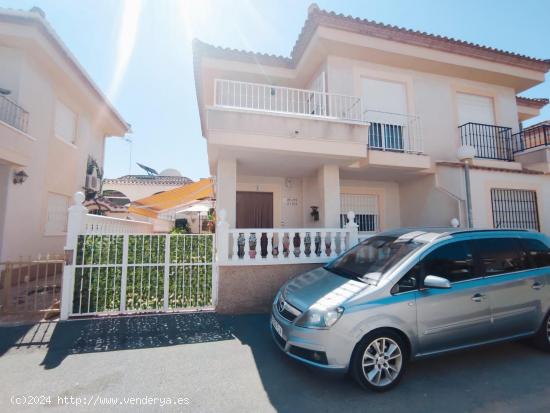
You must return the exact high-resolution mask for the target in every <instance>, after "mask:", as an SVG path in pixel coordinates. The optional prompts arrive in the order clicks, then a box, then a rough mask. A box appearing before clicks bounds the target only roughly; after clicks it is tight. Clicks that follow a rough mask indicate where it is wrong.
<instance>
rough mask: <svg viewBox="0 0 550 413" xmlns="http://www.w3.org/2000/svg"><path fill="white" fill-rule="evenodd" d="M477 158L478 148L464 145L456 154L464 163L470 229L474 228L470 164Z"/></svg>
mask: <svg viewBox="0 0 550 413" xmlns="http://www.w3.org/2000/svg"><path fill="white" fill-rule="evenodd" d="M475 156H476V148H474V147H473V146H470V145H462V146H461V147H460V148H458V151H457V152H456V157H457V158H458V160H459V161H460V162H462V163H464V181H465V183H466V215H467V217H466V218H467V221H468V228H473V226H474V224H473V219H472V194H471V190H470V163H472V160H473V159H474V158H475Z"/></svg>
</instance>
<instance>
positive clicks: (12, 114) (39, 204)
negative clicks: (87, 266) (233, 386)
mask: <svg viewBox="0 0 550 413" xmlns="http://www.w3.org/2000/svg"><path fill="white" fill-rule="evenodd" d="M128 130H129V125H128V123H126V121H125V120H124V119H123V118H122V116H121V115H120V114H119V113H118V112H117V110H116V109H115V108H114V107H113V106H112V105H111V104H110V103H109V101H108V100H107V98H106V97H105V96H104V95H103V94H102V92H101V91H100V90H99V89H98V87H97V86H96V85H95V83H94V82H93V81H92V79H91V78H90V77H89V75H88V74H87V73H86V72H85V70H84V69H83V68H82V66H81V65H80V64H79V63H78V61H77V60H76V59H75V57H74V56H73V55H72V54H71V52H70V51H69V50H68V49H67V47H66V46H65V45H64V44H63V42H62V40H61V39H60V38H59V37H58V36H57V34H56V33H55V31H54V30H53V28H52V27H51V26H50V25H49V23H48V22H47V20H46V18H45V15H44V12H43V11H42V10H40V9H38V8H33V9H31V11H29V12H25V11H15V10H7V9H0V261H5V260H16V259H19V257H20V256H23V257H28V256H35V255H37V254H48V253H52V254H53V253H60V254H61V253H63V246H64V245H65V235H66V230H67V208H68V206H69V205H70V204H71V203H72V196H73V194H74V193H75V192H76V191H82V190H83V188H86V189H87V191H97V190H98V188H99V181H100V177H101V173H102V172H101V170H102V165H103V158H104V146H105V139H106V138H107V137H110V136H124V135H125V134H126V133H127V132H128Z"/></svg>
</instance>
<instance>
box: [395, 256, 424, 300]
mask: <svg viewBox="0 0 550 413" xmlns="http://www.w3.org/2000/svg"><path fill="white" fill-rule="evenodd" d="M419 276H420V263H418V264H416V265H415V266H414V267H412V268H411V269H410V270H409V271H407V273H406V274H405V275H404V276H403V277H402V278H401V279H400V280H399V281H398V282H397V284H395V285H394V286H393V288H392V290H391V293H392V294H399V293H406V292H408V291H414V290H416V289H418V279H419Z"/></svg>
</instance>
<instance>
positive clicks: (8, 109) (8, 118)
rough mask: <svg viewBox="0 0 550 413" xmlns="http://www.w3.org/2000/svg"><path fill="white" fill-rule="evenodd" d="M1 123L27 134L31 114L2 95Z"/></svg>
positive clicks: (0, 99)
mask: <svg viewBox="0 0 550 413" xmlns="http://www.w3.org/2000/svg"><path fill="white" fill-rule="evenodd" d="M0 121H2V122H5V123H7V124H8V125H10V126H13V127H14V128H16V129H19V130H20V131H22V132H25V133H26V132H27V127H28V123H29V113H28V112H27V111H26V110H25V109H23V108H22V107H20V106H18V105H17V104H16V103H15V102H12V101H11V100H10V99H8V98H7V97H5V96H4V95H1V94H0Z"/></svg>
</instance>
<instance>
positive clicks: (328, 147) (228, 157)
mask: <svg viewBox="0 0 550 413" xmlns="http://www.w3.org/2000/svg"><path fill="white" fill-rule="evenodd" d="M194 54H195V74H196V88H197V95H198V102H199V111H200V117H201V122H202V130H203V134H204V137H205V138H206V140H207V143H208V156H209V163H210V170H211V173H212V174H213V175H215V176H216V177H217V205H218V209H225V210H226V211H227V219H228V222H229V224H230V226H231V227H236V228H254V227H262V228H271V227H337V226H340V225H341V222H342V220H343V218H342V216H343V214H345V213H346V212H347V211H348V210H353V211H354V212H355V213H356V219H357V223H358V224H359V227H360V228H359V229H360V231H361V232H363V231H364V232H371V231H380V230H384V229H387V228H391V227H399V226H419V225H437V226H442V225H450V221H451V219H452V218H457V219H458V220H459V221H460V223H461V225H465V223H466V220H465V211H464V209H465V206H464V200H465V189H464V174H463V170H462V168H463V165H462V163H461V162H460V160H459V159H458V158H457V149H458V148H459V147H460V146H461V145H470V146H473V147H475V149H476V157H475V159H474V160H473V162H472V166H471V175H472V177H471V180H472V209H473V212H472V215H473V222H474V225H475V226H476V227H522V228H532V229H536V230H543V231H547V232H548V231H550V185H549V184H550V177H548V176H547V175H545V173H548V172H549V171H550V169H549V165H550V164H549V162H548V160H549V158H548V153H549V150H550V149H549V147H548V145H547V144H548V142H546V145H545V143H544V132H545V131H544V130H543V129H544V128H543V127H542V126H541V127H540V128H539V129H536V130H535V131H531V132H530V134H529V136H526V135H525V132H521V131H520V122H522V121H524V120H527V119H529V118H532V117H534V116H537V115H538V113H539V109H540V108H541V107H542V106H544V105H545V104H546V103H547V102H548V101H547V100H545V99H527V98H522V97H519V96H518V95H517V94H518V93H521V92H523V91H525V90H527V89H529V88H530V87H532V86H534V85H537V84H540V83H541V82H543V81H544V75H545V73H546V72H547V71H548V70H549V69H550V62H549V61H544V60H539V59H535V58H531V57H527V56H521V55H517V54H514V53H509V52H505V51H501V50H495V49H492V48H489V47H484V46H479V45H475V44H471V43H467V42H462V41H459V40H454V39H448V38H444V37H440V36H435V35H430V34H426V33H420V32H413V31H410V30H406V29H402V28H397V27H393V26H387V25H384V24H379V23H374V22H371V21H368V20H360V19H355V18H352V17H347V16H343V15H337V14H334V13H330V12H326V11H323V10H320V9H319V8H318V7H317V6H316V5H312V6H311V7H310V9H309V16H308V18H307V21H306V22H305V25H304V27H303V30H302V32H301V34H300V36H299V38H298V40H297V42H296V45H295V46H294V49H293V50H292V53H291V57H290V58H286V57H278V56H269V55H263V54H259V53H252V52H245V51H239V50H230V49H222V48H218V47H214V46H210V45H207V44H204V43H201V42H199V41H196V42H195V47H194ZM541 134H542V135H541ZM539 135H540V136H542V139H536V137H539ZM545 184H546V185H545ZM315 211H317V212H318V215H319V219H318V220H316V213H315ZM312 212H313V213H312Z"/></svg>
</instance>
